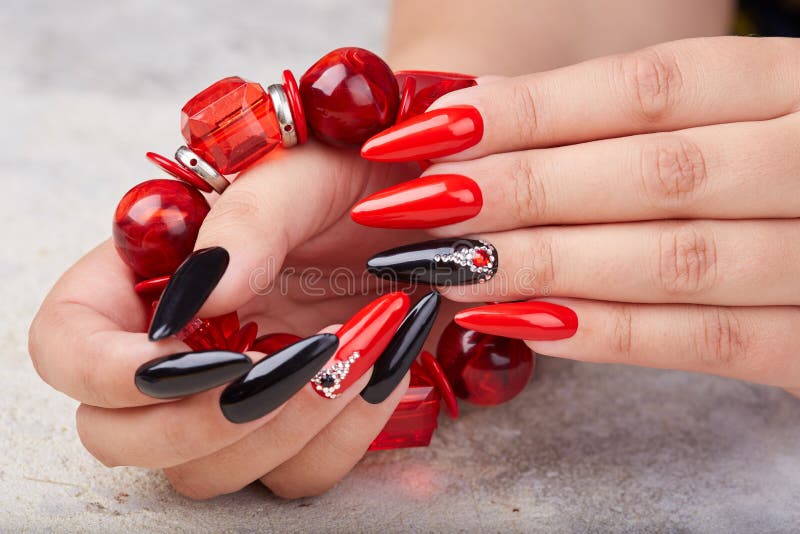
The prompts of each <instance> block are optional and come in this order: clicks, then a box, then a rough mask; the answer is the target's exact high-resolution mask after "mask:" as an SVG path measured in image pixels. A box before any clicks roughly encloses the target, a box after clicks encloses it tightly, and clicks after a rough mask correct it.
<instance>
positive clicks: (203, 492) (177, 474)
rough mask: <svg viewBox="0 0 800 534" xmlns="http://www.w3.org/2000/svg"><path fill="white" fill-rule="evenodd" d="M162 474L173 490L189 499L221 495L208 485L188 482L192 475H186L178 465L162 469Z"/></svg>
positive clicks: (203, 498) (198, 499) (200, 499)
mask: <svg viewBox="0 0 800 534" xmlns="http://www.w3.org/2000/svg"><path fill="white" fill-rule="evenodd" d="M164 475H165V476H166V477H167V480H168V481H169V483H170V485H171V486H172V487H173V488H174V489H175V491H177V492H178V493H180V494H181V495H183V496H184V497H187V498H189V499H192V500H195V501H203V500H206V499H211V498H213V497H217V496H219V495H221V493H219V492H216V491H214V490H213V489H212V488H210V487H207V486H205V485H199V484H195V483H192V482H190V479H191V478H192V477H191V476H187V474H186V473H184V472H183V469H182V468H181V467H180V466H178V467H171V468H168V469H164Z"/></svg>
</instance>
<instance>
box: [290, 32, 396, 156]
mask: <svg viewBox="0 0 800 534" xmlns="http://www.w3.org/2000/svg"><path fill="white" fill-rule="evenodd" d="M300 97H301V99H302V101H303V108H304V109H305V114H306V119H307V122H308V126H309V128H311V131H312V132H314V135H315V136H316V137H317V139H320V140H321V141H324V142H325V143H328V144H329V145H333V146H357V145H361V144H362V143H364V141H366V140H367V139H369V138H370V137H372V136H373V135H375V134H376V133H378V132H380V131H381V130H385V129H386V128H388V127H389V126H391V124H392V123H393V122H394V119H395V116H396V115H397V106H398V104H399V101H400V91H399V89H398V87H397V80H396V79H395V77H394V74H393V73H392V69H390V68H389V65H387V64H386V63H385V62H384V61H383V60H382V59H381V58H379V57H378V56H376V55H375V54H373V53H372V52H370V51H368V50H364V49H363V48H354V47H350V48H339V49H336V50H334V51H333V52H329V53H328V54H326V55H325V56H323V57H322V59H320V60H319V61H317V62H316V63H314V65H312V66H311V68H310V69H308V70H307V71H306V73H305V74H303V77H302V78H300Z"/></svg>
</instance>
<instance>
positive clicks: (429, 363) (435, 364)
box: [419, 350, 458, 419]
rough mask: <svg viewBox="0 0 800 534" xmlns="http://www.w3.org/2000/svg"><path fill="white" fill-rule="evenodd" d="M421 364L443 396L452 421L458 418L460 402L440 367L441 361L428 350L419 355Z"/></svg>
mask: <svg viewBox="0 0 800 534" xmlns="http://www.w3.org/2000/svg"><path fill="white" fill-rule="evenodd" d="M419 362H420V365H422V367H423V369H425V373H426V374H427V375H428V378H430V379H431V381H432V382H433V383H434V385H435V386H436V389H438V390H439V394H440V395H441V396H442V402H443V403H444V407H445V409H446V410H447V415H449V416H450V417H451V418H452V419H455V418H457V417H458V401H457V400H456V394H455V392H453V387H452V386H451V385H450V381H449V380H448V379H447V375H446V374H445V373H444V369H442V366H441V365H439V361H438V360H437V359H436V357H435V356H434V355H433V354H431V353H430V352H428V351H427V350H423V351H422V354H420V355H419Z"/></svg>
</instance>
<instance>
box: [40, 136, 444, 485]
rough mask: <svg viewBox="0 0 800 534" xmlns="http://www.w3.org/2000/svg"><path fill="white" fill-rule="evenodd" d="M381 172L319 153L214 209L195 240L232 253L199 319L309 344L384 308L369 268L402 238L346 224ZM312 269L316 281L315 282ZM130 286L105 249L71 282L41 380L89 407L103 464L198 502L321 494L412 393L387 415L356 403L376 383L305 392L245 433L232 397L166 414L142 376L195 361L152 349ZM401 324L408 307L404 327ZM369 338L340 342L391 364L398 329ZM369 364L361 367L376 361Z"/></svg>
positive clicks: (177, 346)
mask: <svg viewBox="0 0 800 534" xmlns="http://www.w3.org/2000/svg"><path fill="white" fill-rule="evenodd" d="M374 168H375V165H372V164H370V163H368V162H365V161H363V160H362V159H360V158H359V157H358V155H357V154H355V153H348V152H343V151H341V150H332V149H327V148H324V147H322V146H319V145H314V144H313V143H309V144H308V145H307V146H303V147H301V148H299V149H297V150H295V151H293V153H292V154H291V156H289V154H284V153H281V154H276V155H274V156H271V157H270V158H269V159H268V160H267V161H265V162H263V163H261V164H259V165H257V166H255V167H254V168H253V169H251V170H249V171H248V172H247V173H246V174H243V175H241V176H239V177H238V179H237V180H236V181H235V182H234V183H233V185H231V187H230V188H229V189H228V190H227V191H226V192H225V194H224V195H223V196H221V197H219V199H218V200H217V201H216V203H215V204H214V205H213V207H212V210H211V212H210V213H209V215H208V217H207V219H206V220H205V222H204V224H203V226H202V229H201V232H200V236H199V238H198V240H197V248H198V249H200V248H204V247H210V246H221V247H224V248H225V249H227V250H228V252H229V254H230V265H229V267H228V269H227V271H226V272H225V274H224V275H223V277H222V280H221V282H220V283H219V285H218V286H217V288H216V290H215V291H213V293H212V294H211V297H210V299H209V300H208V302H207V303H206V304H205V306H204V308H203V310H202V311H201V312H200V313H199V316H201V317H212V316H216V315H220V314H222V313H227V312H229V311H232V310H238V311H239V315H240V318H241V320H242V322H244V321H251V320H254V321H256V322H257V323H258V324H259V327H260V330H261V331H262V332H275V331H281V332H291V333H294V334H299V335H303V336H307V335H310V334H313V333H314V332H317V331H319V330H320V329H321V328H322V327H324V326H325V325H330V324H333V323H341V322H344V321H345V320H347V319H348V317H350V316H351V315H352V314H353V313H354V312H356V310H358V309H359V308H361V307H362V306H364V305H365V304H367V303H368V302H370V301H371V300H373V299H374V298H375V292H374V291H371V290H370V289H369V287H368V286H365V287H362V279H361V274H362V273H363V265H364V260H365V258H366V257H367V255H368V253H369V251H370V250H377V249H379V248H381V247H383V246H385V243H386V242H391V241H392V240H393V239H394V240H395V242H397V241H399V239H400V236H398V235H397V233H396V232H395V233H391V232H382V231H375V230H369V229H364V228H360V227H358V226H357V225H355V224H353V223H352V221H350V220H349V217H348V216H347V212H348V210H349V208H350V207H351V206H352V204H353V202H354V201H355V200H356V199H357V198H358V197H359V196H360V195H362V194H363V193H364V192H365V191H366V190H367V187H368V183H369V181H370V175H371V174H372V173H373V171H374ZM382 170H383V169H382ZM407 173H408V169H407V168H404V167H403V166H397V167H396V168H395V169H394V170H393V171H391V172H390V173H389V175H390V176H386V177H384V178H381V179H380V180H374V179H373V180H372V181H374V182H375V183H376V184H380V183H382V186H384V187H385V186H386V185H388V184H389V183H392V181H396V180H399V179H401V178H405V177H407V176H408V175H407ZM381 174H383V172H382V173H381ZM387 180H388V181H387ZM306 267H314V268H318V269H319V271H318V272H316V271H315V272H312V273H311V274H310V276H305V277H304V276H303V270H304V269H305V268H306ZM347 268H350V270H349V271H348V270H347ZM281 269H283V270H282V273H283V274H282V276H281V277H280V281H278V280H275V278H276V275H277V274H278V272H279V270H281ZM307 274H308V273H307ZM272 282H275V283H274V286H270V284H271V283H272ZM133 285H134V277H133V275H132V273H131V272H130V270H129V269H128V268H127V267H126V266H125V265H124V264H123V263H122V261H120V259H119V257H118V256H117V253H116V251H115V250H114V247H113V246H112V244H111V243H110V242H108V241H107V242H105V243H103V244H101V245H100V246H99V247H97V248H96V249H95V250H93V251H92V252H90V253H89V254H87V255H86V256H85V257H84V258H82V259H81V260H80V261H79V262H78V263H77V264H76V265H75V266H73V267H72V268H71V269H70V270H69V271H68V272H67V273H66V274H65V275H64V276H63V277H62V278H61V280H60V281H59V282H58V283H57V284H56V286H55V287H54V288H53V290H52V291H51V293H50V295H49V296H48V297H47V299H46V300H45V302H44V303H43V305H42V307H41V309H40V311H39V313H38V315H37V317H36V319H35V321H34V323H33V325H32V327H31V331H30V353H31V356H32V358H33V361H34V364H35V366H36V369H37V371H38V372H39V374H40V375H41V376H42V378H43V379H44V380H45V381H46V382H48V383H49V384H50V385H52V386H53V387H54V388H56V389H58V390H60V391H62V392H64V393H66V394H67V395H69V396H71V397H72V398H74V399H77V400H78V401H80V402H81V405H80V407H79V408H78V412H77V426H78V432H79V435H80V437H81V440H82V442H83V443H84V445H85V446H86V448H87V449H88V450H89V452H90V453H91V454H93V455H94V456H95V457H97V458H98V459H99V460H100V461H101V462H103V463H104V464H105V465H108V466H116V465H135V466H144V467H151V468H162V469H164V471H165V473H166V475H167V477H168V478H169V480H170V482H171V483H172V484H173V486H175V488H176V489H177V490H178V491H179V492H181V493H183V494H185V495H188V496H190V497H193V498H208V497H212V496H215V495H219V494H222V493H228V492H232V491H235V490H238V489H240V488H242V487H243V486H245V485H247V484H249V483H251V482H253V481H255V480H258V479H261V481H262V482H263V483H264V484H266V485H267V486H269V487H270V488H271V489H272V490H273V491H274V492H275V493H276V494H278V495H281V496H285V497H299V496H305V495H311V494H316V493H320V492H322V491H324V490H326V489H328V488H329V487H331V486H332V485H334V484H335V483H336V482H337V481H338V480H339V479H341V478H342V477H343V476H344V475H345V474H346V473H347V472H348V471H349V470H350V469H351V468H352V467H353V465H355V463H356V462H357V461H358V460H359V459H360V458H361V456H362V455H363V454H364V452H365V451H366V449H367V447H368V446H369V444H370V442H371V441H372V440H373V438H374V437H375V436H376V435H377V434H378V432H379V431H380V430H381V428H382V427H383V425H384V424H385V422H386V420H387V419H388V418H389V416H390V415H391V413H392V412H393V410H394V408H395V406H396V405H397V403H398V402H399V400H400V398H401V397H402V395H403V393H404V391H405V389H406V383H407V378H406V379H404V380H403V381H402V382H401V383H400V385H399V386H398V387H397V389H396V390H394V392H393V393H391V395H389V396H388V398H386V400H385V401H384V402H380V403H377V404H371V403H369V402H366V401H365V400H363V399H362V398H361V397H359V396H358V393H359V392H360V391H361V390H362V389H363V388H364V387H365V385H366V384H367V381H368V380H369V379H370V373H371V370H369V369H366V370H365V371H366V372H365V373H364V374H363V375H362V376H361V377H360V378H358V380H356V381H355V382H354V383H352V384H350V387H348V388H347V389H346V390H344V391H340V393H341V395H340V396H339V397H338V398H335V399H329V398H325V397H323V396H321V395H320V394H319V393H318V392H316V391H314V389H312V387H311V386H310V385H306V386H305V387H304V388H302V389H301V390H300V391H299V392H298V393H297V394H296V395H294V396H293V397H292V398H291V400H289V401H288V402H286V403H285V404H284V405H283V406H281V407H280V408H279V409H277V410H274V411H272V412H270V413H268V414H267V415H265V416H263V417H260V418H258V419H256V420H254V421H250V422H246V423H243V424H234V423H232V422H230V421H229V420H228V419H226V417H225V416H224V415H223V413H222V411H221V410H220V404H219V401H220V395H221V392H222V390H223V387H217V388H215V389H212V390H210V391H206V392H202V393H199V394H196V395H193V396H188V397H185V398H181V399H177V400H167V401H165V400H157V399H154V398H152V397H150V396H147V395H144V394H143V393H142V392H141V391H139V389H137V387H136V386H135V384H134V375H135V374H136V372H137V369H138V368H139V367H140V366H141V365H142V364H145V363H146V362H149V361H150V360H153V359H155V358H159V357H162V356H166V355H171V354H175V353H181V352H185V351H187V350H188V348H187V346H186V345H184V344H183V343H182V342H180V341H178V340H177V339H176V338H175V337H166V338H164V339H163V340H161V341H158V342H155V343H154V342H151V341H149V340H148V338H147V334H146V333H144V332H145V331H146V330H147V327H148V325H147V317H148V314H147V313H146V310H145V307H144V305H143V303H142V302H141V300H140V298H139V297H138V296H137V295H136V293H135V292H134V290H133ZM403 299H405V302H406V305H405V307H404V308H406V309H407V303H408V299H407V298H406V297H405V296H403V297H402V298H401V299H397V300H396V302H399V303H400V304H402V301H403ZM401 307H402V306H401ZM397 312H398V309H397V307H396V306H395V309H394V311H392V314H393V315H392V317H393V320H395V322H396V319H397ZM451 313H452V312H451ZM402 315H403V314H402V313H400V318H402ZM371 324H372V325H373V326H374V325H375V322H374V321H373V322H372V323H371ZM369 326H370V325H369V324H366V325H364V324H360V325H355V326H354V327H353V329H352V330H351V331H350V334H349V337H348V336H345V335H343V334H341V333H340V338H341V342H340V351H342V350H344V349H345V346H346V345H347V342H346V339H345V338H346V337H347V339H350V340H351V342H350V344H349V345H347V346H349V347H350V348H351V349H353V348H361V349H364V348H366V347H367V346H369V347H372V352H373V353H374V352H375V348H378V349H379V350H378V351H377V352H380V350H381V349H382V347H384V346H385V345H386V342H387V341H388V338H389V337H391V335H392V334H393V333H394V332H395V330H397V324H394V323H393V324H391V325H389V324H388V321H387V325H386V327H385V328H382V329H381V330H382V332H377V333H376V332H375V331H372V332H367V330H368V329H369ZM359 329H360V330H359ZM326 331H328V332H332V331H335V328H328V329H327V330H326ZM387 333H388V336H387ZM357 335H360V336H361V338H360V342H361V344H360V345H359V344H358V343H356V341H355V337H356V336H357ZM365 336H366V337H370V336H371V338H370V339H366V338H365ZM378 336H380V337H381V340H380V343H379V342H378V341H377V340H376V339H375V338H377V337H378ZM379 345H380V347H379ZM366 352H367V351H366V350H362V361H363V360H367V359H368V358H372V359H374V357H375V356H376V354H367V353H366ZM249 356H250V357H251V358H252V360H253V361H257V360H259V359H261V358H262V357H263V355H261V354H258V353H250V354H249ZM404 374H405V371H403V373H402V375H404ZM402 375H400V376H402ZM398 380H399V378H398ZM383 396H385V395H379V396H378V398H379V399H380V398H381V397H383ZM372 400H373V401H374V400H375V399H372Z"/></svg>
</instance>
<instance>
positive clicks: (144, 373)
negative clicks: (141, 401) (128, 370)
mask: <svg viewBox="0 0 800 534" xmlns="http://www.w3.org/2000/svg"><path fill="white" fill-rule="evenodd" d="M251 367H253V362H251V361H250V358H248V357H247V355H245V354H241V353H239V352H231V351H227V350H206V351H200V352H181V353H178V354H172V355H170V356H164V357H163V358H156V359H155V360H151V361H149V362H147V363H145V364H143V365H142V366H141V367H139V369H138V370H137V371H136V377H135V383H136V387H137V388H138V389H139V391H141V392H142V393H144V394H145V395H149V396H150V397H154V398H156V399H174V398H178V397H185V396H187V395H193V394H195V393H200V392H201V391H206V390H208V389H212V388H215V387H217V386H221V385H222V384H225V383H226V382H230V381H231V380H234V379H236V378H239V377H240V376H242V375H243V374H245V373H247V371H249V370H250V368H251Z"/></svg>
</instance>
